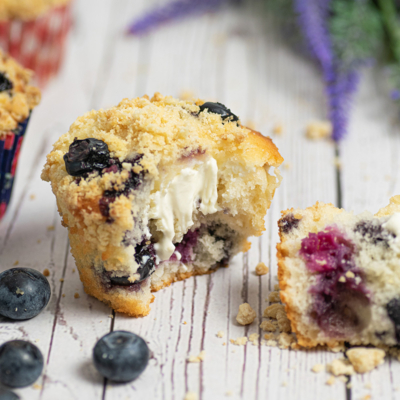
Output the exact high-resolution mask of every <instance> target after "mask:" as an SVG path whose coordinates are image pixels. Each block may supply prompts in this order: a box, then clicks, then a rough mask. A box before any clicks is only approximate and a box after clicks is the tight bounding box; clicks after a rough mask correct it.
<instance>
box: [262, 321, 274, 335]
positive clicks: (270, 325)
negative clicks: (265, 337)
mask: <svg viewBox="0 0 400 400" xmlns="http://www.w3.org/2000/svg"><path fill="white" fill-rule="evenodd" d="M260 328H261V329H262V330H263V331H266V332H275V331H276V329H277V328H278V323H277V322H276V321H263V322H261V324H260Z"/></svg>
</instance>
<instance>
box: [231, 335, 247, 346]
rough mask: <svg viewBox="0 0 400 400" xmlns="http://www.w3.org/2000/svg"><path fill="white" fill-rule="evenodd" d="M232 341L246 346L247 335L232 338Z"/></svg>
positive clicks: (237, 344)
mask: <svg viewBox="0 0 400 400" xmlns="http://www.w3.org/2000/svg"><path fill="white" fill-rule="evenodd" d="M230 342H231V343H232V344H234V345H236V346H244V345H245V344H246V343H247V337H246V336H243V337H239V338H237V339H231V340H230Z"/></svg>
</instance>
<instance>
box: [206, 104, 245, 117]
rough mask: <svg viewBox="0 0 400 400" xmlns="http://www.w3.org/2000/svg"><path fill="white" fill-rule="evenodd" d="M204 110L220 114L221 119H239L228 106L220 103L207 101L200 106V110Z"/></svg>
mask: <svg viewBox="0 0 400 400" xmlns="http://www.w3.org/2000/svg"><path fill="white" fill-rule="evenodd" d="M204 110H208V112H210V113H213V114H219V115H221V119H222V120H224V121H225V120H228V121H239V118H238V117H237V116H236V115H235V114H234V113H233V112H232V111H231V110H230V109H229V108H227V107H226V106H224V105H223V104H221V103H212V102H211V101H207V102H206V103H204V104H202V105H201V106H200V112H203V111H204Z"/></svg>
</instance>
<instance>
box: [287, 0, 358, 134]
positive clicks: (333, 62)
mask: <svg viewBox="0 0 400 400" xmlns="http://www.w3.org/2000/svg"><path fill="white" fill-rule="evenodd" d="M330 3H331V0H294V8H295V12H296V13H297V15H298V20H299V24H300V26H301V28H302V30H303V33H304V36H305V38H306V41H307V43H308V46H309V48H310V51H311V53H312V54H313V56H314V57H315V58H316V59H317V60H318V62H319V64H320V65H321V68H322V73H323V76H324V80H325V84H326V93H327V97H328V102H329V108H330V112H329V117H330V119H331V122H332V125H333V134H332V137H333V139H334V140H335V141H339V140H340V139H342V138H343V137H344V136H345V134H346V131H347V125H348V116H349V107H350V104H351V100H352V98H353V95H354V93H355V91H356V89H357V85H358V81H359V74H358V72H357V71H356V70H355V69H353V70H350V71H342V69H341V66H340V63H339V61H338V60H337V59H336V58H335V54H334V51H333V46H332V41H331V38H330V35H329V29H328V21H329V17H330V16H329V7H330Z"/></svg>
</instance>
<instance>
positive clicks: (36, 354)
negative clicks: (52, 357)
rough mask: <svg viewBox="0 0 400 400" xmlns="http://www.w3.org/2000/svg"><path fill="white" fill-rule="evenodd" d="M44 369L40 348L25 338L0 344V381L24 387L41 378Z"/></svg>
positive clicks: (12, 385) (4, 383)
mask: <svg viewBox="0 0 400 400" xmlns="http://www.w3.org/2000/svg"><path fill="white" fill-rule="evenodd" d="M42 370H43V356H42V353H41V352H40V350H39V349H38V348H37V347H36V346H35V345H34V344H32V343H30V342H26V341H25V340H11V341H10V342H6V343H4V344H3V345H2V346H0V382H1V383H2V384H3V385H7V386H10V387H15V388H19V387H24V386H28V385H30V384H32V383H33V382H35V381H36V379H37V378H39V376H40V374H41V373H42Z"/></svg>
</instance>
